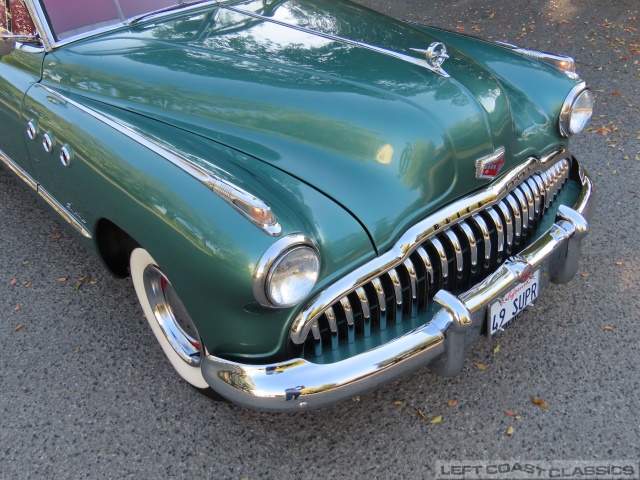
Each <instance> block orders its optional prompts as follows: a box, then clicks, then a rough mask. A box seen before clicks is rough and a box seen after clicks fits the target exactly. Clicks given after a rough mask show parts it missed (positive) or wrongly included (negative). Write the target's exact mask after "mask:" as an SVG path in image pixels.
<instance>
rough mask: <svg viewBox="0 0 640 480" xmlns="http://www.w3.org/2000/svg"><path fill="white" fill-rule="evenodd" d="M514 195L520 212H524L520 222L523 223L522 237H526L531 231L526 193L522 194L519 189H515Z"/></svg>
mask: <svg viewBox="0 0 640 480" xmlns="http://www.w3.org/2000/svg"><path fill="white" fill-rule="evenodd" d="M513 193H514V194H515V196H516V198H517V199H518V203H519V204H520V211H521V212H522V216H521V217H520V221H521V222H522V236H523V237H526V236H527V231H528V230H529V205H528V204H527V199H526V198H525V196H524V193H522V190H520V188H519V187H518V188H514V190H513Z"/></svg>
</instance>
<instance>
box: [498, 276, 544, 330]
mask: <svg viewBox="0 0 640 480" xmlns="http://www.w3.org/2000/svg"><path fill="white" fill-rule="evenodd" d="M539 294H540V270H536V271H534V272H533V273H532V274H531V276H530V277H529V278H527V279H526V280H525V281H524V282H522V283H519V284H518V285H516V286H515V287H513V288H512V289H511V290H509V291H508V292H507V293H505V294H504V295H503V296H502V298H500V299H498V300H496V301H495V302H493V303H492V304H491V305H490V306H489V308H488V311H487V336H488V337H494V336H496V335H497V334H498V333H499V332H503V331H504V329H505V328H507V327H508V326H509V325H511V324H512V323H513V322H514V320H515V319H516V318H518V317H520V316H521V315H522V313H523V312H524V311H525V310H526V309H527V307H529V306H531V305H533V304H534V303H535V301H536V300H537V299H538V296H539Z"/></svg>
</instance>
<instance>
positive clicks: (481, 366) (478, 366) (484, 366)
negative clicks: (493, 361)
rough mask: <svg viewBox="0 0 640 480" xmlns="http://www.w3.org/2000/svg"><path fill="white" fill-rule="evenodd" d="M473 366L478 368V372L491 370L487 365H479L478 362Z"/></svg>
mask: <svg viewBox="0 0 640 480" xmlns="http://www.w3.org/2000/svg"><path fill="white" fill-rule="evenodd" d="M473 364H474V365H475V366H476V368H477V369H478V370H486V369H487V368H489V367H487V366H486V365H483V364H481V363H478V362H473Z"/></svg>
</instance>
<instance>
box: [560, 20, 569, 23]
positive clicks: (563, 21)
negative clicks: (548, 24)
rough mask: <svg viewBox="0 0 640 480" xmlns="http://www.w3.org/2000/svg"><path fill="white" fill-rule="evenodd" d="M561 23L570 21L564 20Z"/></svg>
mask: <svg viewBox="0 0 640 480" xmlns="http://www.w3.org/2000/svg"><path fill="white" fill-rule="evenodd" d="M561 23H569V20H562V22H561Z"/></svg>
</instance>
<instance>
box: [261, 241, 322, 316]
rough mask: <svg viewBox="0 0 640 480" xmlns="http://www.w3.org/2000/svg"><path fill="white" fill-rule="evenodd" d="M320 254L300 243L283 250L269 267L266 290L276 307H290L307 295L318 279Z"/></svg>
mask: <svg viewBox="0 0 640 480" xmlns="http://www.w3.org/2000/svg"><path fill="white" fill-rule="evenodd" d="M319 272H320V256H319V255H318V252H317V251H316V250H314V249H313V248H311V247H308V246H305V245H300V246H295V247H293V248H291V249H290V250H287V251H286V252H284V253H283V254H282V255H281V256H280V257H279V258H278V259H277V260H276V261H275V262H274V263H273V265H272V266H271V268H270V269H269V275H268V276H267V282H266V285H265V286H266V292H267V297H268V298H269V301H270V302H271V303H272V304H273V305H275V306H277V307H290V306H292V305H295V304H296V303H298V302H300V301H301V300H302V299H303V298H304V297H306V296H307V295H309V292H311V289H312V288H313V287H314V285H315V284H316V281H317V280H318V274H319Z"/></svg>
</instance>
